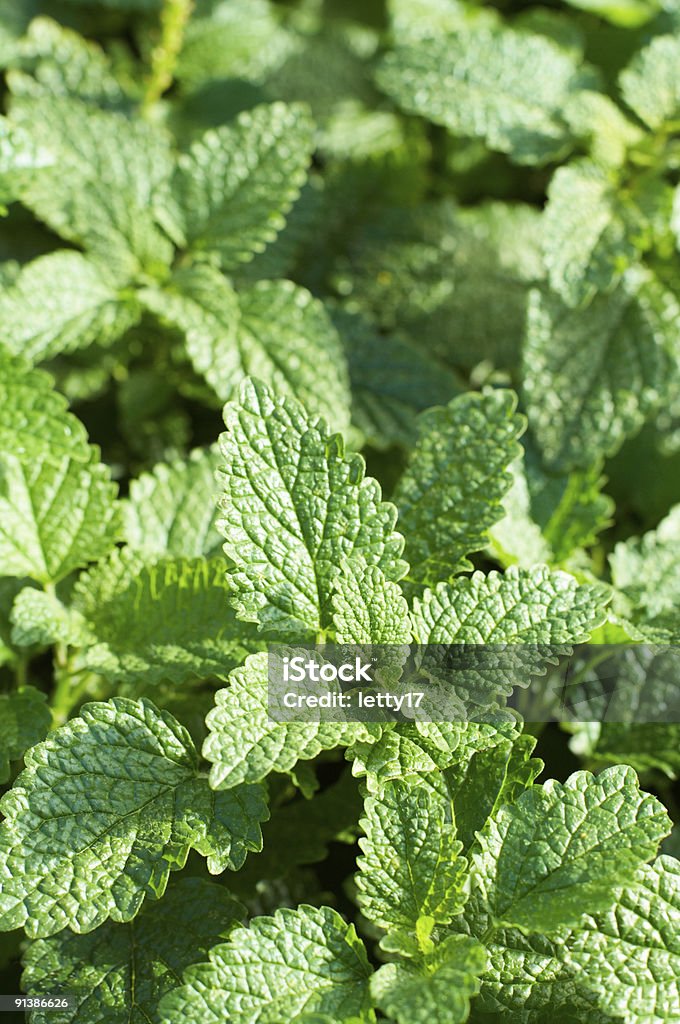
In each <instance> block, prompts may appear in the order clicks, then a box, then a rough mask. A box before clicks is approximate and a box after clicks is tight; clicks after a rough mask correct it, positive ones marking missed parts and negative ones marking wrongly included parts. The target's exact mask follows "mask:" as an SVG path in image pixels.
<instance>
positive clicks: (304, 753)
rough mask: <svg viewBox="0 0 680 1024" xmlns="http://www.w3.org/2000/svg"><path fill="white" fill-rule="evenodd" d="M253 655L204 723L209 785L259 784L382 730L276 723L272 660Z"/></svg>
mask: <svg viewBox="0 0 680 1024" xmlns="http://www.w3.org/2000/svg"><path fill="white" fill-rule="evenodd" d="M272 657H274V655H272V654H270V655H267V654H264V653H262V654H253V655H251V656H250V657H249V658H247V659H246V662H245V664H244V665H243V666H242V667H241V668H237V669H235V670H234V671H233V672H232V673H231V675H230V677H229V687H228V688H227V689H224V690H219V691H218V692H217V694H216V695H215V707H214V708H213V710H212V711H211V712H210V714H209V715H208V717H207V719H206V724H207V726H208V729H209V730H210V732H209V735H208V738H207V739H206V741H205V743H204V745H203V756H204V757H205V759H206V760H207V761H210V762H211V764H212V768H211V771H210V785H211V786H212V787H213V788H214V789H229V788H230V787H232V786H237V785H239V784H240V783H242V782H259V781H260V780H261V779H264V778H266V776H267V775H268V774H269V773H270V772H272V771H276V772H287V771H290V769H291V768H293V767H294V765H295V764H296V763H297V762H298V761H304V760H309V759H310V758H312V757H316V755H317V754H318V753H319V751H321V750H331V749H332V748H333V747H338V746H348V745H349V744H350V743H352V741H353V740H355V739H362V738H363V739H367V738H369V737H370V736H371V735H374V734H376V733H377V731H378V729H379V727H378V726H369V725H363V724H362V723H359V722H348V723H342V722H333V721H325V722H324V721H323V720H322V721H319V722H288V723H285V722H277V721H275V720H273V719H271V718H270V717H269V708H268V678H269V676H268V668H269V665H268V658H272Z"/></svg>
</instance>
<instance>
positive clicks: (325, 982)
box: [161, 906, 373, 1024]
mask: <svg viewBox="0 0 680 1024" xmlns="http://www.w3.org/2000/svg"><path fill="white" fill-rule="evenodd" d="M369 975H370V967H369V964H368V959H367V957H366V951H365V949H364V945H363V943H362V942H361V940H360V939H358V938H357V935H356V932H355V931H354V926H353V925H347V924H345V922H344V921H343V919H342V918H341V917H340V915H339V914H338V913H337V911H335V910H331V908H330V907H320V908H318V909H317V908H315V907H309V906H301V907H299V908H298V909H297V910H279V911H278V912H277V913H276V914H275V915H274V917H259V918H255V920H254V921H253V922H252V923H251V925H250V928H239V929H237V930H236V931H234V932H233V933H232V936H231V939H230V941H229V942H228V943H226V944H225V945H222V946H216V947H215V948H214V949H213V950H212V951H211V953H210V963H206V964H201V965H200V966H198V967H192V968H190V969H189V970H188V971H187V972H186V974H185V976H184V980H185V984H184V986H183V987H182V988H180V989H179V990H178V991H177V992H174V993H172V994H171V995H169V996H166V998H165V999H164V1000H163V1003H162V1006H161V1020H162V1022H163V1024H176V1022H179V1021H186V1020H194V1019H199V1018H200V1020H201V1024H223V1022H224V1020H225V1018H227V1017H228V1019H229V1021H230V1024H256V1022H260V1021H271V1022H272V1024H273V1022H274V1021H283V1020H286V1021H293V1020H297V1014H303V1011H304V1015H303V1017H302V1019H305V1017H306V1015H307V1014H312V1013H314V1012H317V1013H320V1014H324V1013H327V1014H328V1015H329V1016H330V1017H331V1018H332V1019H333V1020H336V1019H339V1020H343V1021H344V1020H345V1019H346V1018H348V1017H349V1016H352V1015H355V1016H356V1017H357V1024H368V1022H369V1021H370V1020H372V1019H373V1017H372V1015H371V1013H370V1011H369V1008H368V1007H369V1001H368V979H369Z"/></svg>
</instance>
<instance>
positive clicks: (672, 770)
mask: <svg viewBox="0 0 680 1024" xmlns="http://www.w3.org/2000/svg"><path fill="white" fill-rule="evenodd" d="M659 710H660V709H659ZM657 713H658V712H657ZM577 735H578V734H577ZM588 756H589V759H590V763H591V764H629V765H631V766H632V767H633V768H634V769H635V770H636V771H637V772H649V771H659V772H663V773H664V774H665V775H667V776H668V777H669V778H671V779H677V778H678V777H679V776H680V722H655V721H649V722H644V721H643V722H633V723H628V722H602V723H601V724H600V727H599V730H598V733H597V738H596V740H595V743H594V745H593V746H592V748H591V749H590V750H589V751H588Z"/></svg>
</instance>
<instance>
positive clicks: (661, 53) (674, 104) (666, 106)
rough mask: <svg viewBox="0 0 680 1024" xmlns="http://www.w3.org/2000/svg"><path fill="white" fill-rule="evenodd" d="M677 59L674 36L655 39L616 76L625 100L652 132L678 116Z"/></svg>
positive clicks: (677, 45) (678, 46)
mask: <svg viewBox="0 0 680 1024" xmlns="http://www.w3.org/2000/svg"><path fill="white" fill-rule="evenodd" d="M679 60H680V40H678V38H677V36H671V35H667V36H656V38H655V39H652V41H651V42H650V43H649V44H648V45H647V46H645V47H644V48H643V49H642V50H641V51H640V52H639V53H637V54H636V55H635V57H634V58H633V60H632V61H631V63H630V64H629V65H628V67H627V68H625V69H624V70H623V71H622V72H621V75H620V76H619V85H620V86H621V92H622V94H623V98H624V100H625V101H626V103H627V104H628V106H629V107H630V109H631V110H634V111H635V113H636V114H637V115H638V117H639V118H640V120H641V121H644V122H645V124H647V125H649V127H650V128H652V129H658V128H661V127H662V126H663V125H664V124H665V123H666V122H668V121H671V122H673V121H677V120H678V118H679V117H680V83H679V82H678V75H677V69H678V61H679Z"/></svg>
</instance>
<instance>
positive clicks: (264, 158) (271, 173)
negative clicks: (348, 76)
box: [173, 103, 313, 270]
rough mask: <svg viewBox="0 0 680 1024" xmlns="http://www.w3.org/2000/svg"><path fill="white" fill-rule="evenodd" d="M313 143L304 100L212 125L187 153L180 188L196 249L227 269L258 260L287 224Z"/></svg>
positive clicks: (186, 229)
mask: <svg viewBox="0 0 680 1024" xmlns="http://www.w3.org/2000/svg"><path fill="white" fill-rule="evenodd" d="M312 147H313V126H312V124H311V121H310V119H309V117H308V114H307V112H306V110H305V108H304V107H302V106H300V105H295V106H290V107H289V106H286V104H285V103H273V104H271V106H261V107H256V108H255V109H254V110H252V111H246V112H244V113H243V114H240V115H239V117H238V118H237V120H236V122H235V123H234V124H233V125H226V126H224V127H222V128H218V129H215V130H211V131H209V132H207V133H206V134H205V135H204V136H203V137H202V138H201V139H199V140H198V141H197V142H195V143H194V144H193V146H192V147H191V149H190V150H189V152H188V153H186V154H185V155H183V156H182V157H180V160H179V166H178V170H177V173H176V175H175V179H174V184H173V189H174V193H175V196H176V198H177V201H178V203H179V206H180V210H181V213H182V220H183V232H184V236H185V238H186V241H187V244H188V247H189V248H190V249H191V250H193V251H194V252H207V253H210V252H215V253H217V254H218V256H219V260H220V263H221V264H222V266H223V267H224V268H225V269H227V270H228V269H230V268H231V267H233V266H235V265H237V264H238V263H241V262H243V261H247V260H249V259H252V257H253V255H254V254H255V253H257V252H262V251H263V249H264V248H265V246H266V245H267V244H268V243H269V242H272V241H273V240H274V239H275V238H276V235H277V234H278V233H279V231H281V229H282V228H283V227H284V225H285V222H286V221H285V215H286V214H287V213H288V211H289V210H290V208H291V206H292V205H293V202H294V201H295V199H297V197H298V195H299V194H300V188H301V186H302V185H303V183H304V181H305V177H306V170H307V165H308V164H309V161H310V159H311V154H312Z"/></svg>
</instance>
